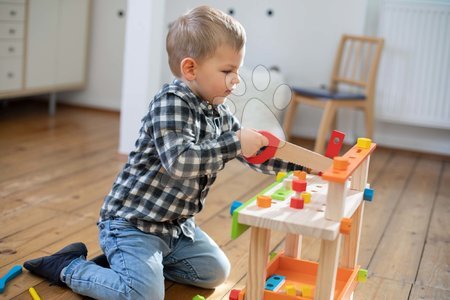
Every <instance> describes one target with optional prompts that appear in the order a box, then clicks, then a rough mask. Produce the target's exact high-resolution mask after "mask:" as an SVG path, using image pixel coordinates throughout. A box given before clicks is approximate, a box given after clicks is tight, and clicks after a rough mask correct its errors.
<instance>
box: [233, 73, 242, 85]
mask: <svg viewBox="0 0 450 300" xmlns="http://www.w3.org/2000/svg"><path fill="white" fill-rule="evenodd" d="M240 82H241V79H240V77H239V74H237V73H234V74H233V79H231V83H232V84H239V83H240Z"/></svg>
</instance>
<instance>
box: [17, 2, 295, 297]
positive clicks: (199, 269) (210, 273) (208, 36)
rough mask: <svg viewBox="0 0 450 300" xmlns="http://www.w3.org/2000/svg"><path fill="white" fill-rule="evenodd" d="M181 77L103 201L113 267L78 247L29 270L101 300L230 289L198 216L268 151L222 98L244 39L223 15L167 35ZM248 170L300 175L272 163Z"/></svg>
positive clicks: (102, 232) (193, 17)
mask: <svg viewBox="0 0 450 300" xmlns="http://www.w3.org/2000/svg"><path fill="white" fill-rule="evenodd" d="M166 46H167V52H168V56H169V65H170V68H171V71H172V73H173V74H174V75H175V77H176V78H177V79H176V80H174V82H173V83H171V84H166V85H164V86H163V88H162V89H161V91H160V92H159V93H158V94H157V95H156V96H155V98H154V99H153V101H152V102H151V104H150V109H149V112H148V113H147V115H146V116H145V117H144V118H143V119H142V128H141V130H140V136H139V138H138V140H137V142H136V149H135V150H134V151H132V152H131V153H130V155H129V159H128V162H127V163H126V164H125V166H124V168H123V170H122V171H121V172H120V174H119V175H118V177H117V178H116V180H115V182H114V184H113V187H112V189H111V191H110V193H109V195H108V196H107V197H105V200H104V203H103V206H102V208H101V212H100V220H99V223H98V227H99V240H100V246H101V248H102V250H103V252H104V253H105V256H106V258H107V261H108V263H109V265H110V268H104V267H101V266H99V265H97V264H95V263H94V262H92V261H87V260H86V259H85V258H86V256H87V250H86V247H85V246H84V245H83V244H82V243H76V244H72V245H69V246H67V247H65V248H63V249H62V250H60V251H59V252H57V253H55V254H53V255H51V256H46V257H42V258H38V259H34V260H31V261H28V262H26V263H25V264H24V266H25V268H27V269H28V270H30V271H31V272H33V273H36V274H37V275H40V276H42V277H44V278H46V279H48V280H50V281H51V282H54V283H59V284H66V285H67V286H69V287H70V288H71V289H72V290H73V291H74V292H76V293H79V294H82V295H87V296H90V297H93V298H97V299H164V278H167V279H170V280H172V281H175V282H179V283H184V284H191V285H195V286H199V287H202V288H214V287H216V286H218V285H219V284H221V283H222V282H224V281H225V279H226V278H227V276H228V274H229V270H230V264H229V261H228V259H227V257H226V256H225V254H224V253H223V252H222V250H221V249H220V248H219V247H218V246H217V244H216V243H215V242H214V241H213V240H212V239H211V238H210V237H209V236H208V235H207V234H206V233H204V232H203V231H202V230H201V229H200V228H199V227H198V226H196V225H195V222H194V216H195V215H196V214H197V213H198V212H200V211H201V209H202V208H203V205H204V204H205V198H206V195H207V193H208V190H209V188H210V186H211V185H212V183H213V182H214V180H215V178H216V175H217V173H218V171H219V170H221V169H223V167H224V165H225V163H226V162H228V161H229V160H231V159H234V158H238V159H239V160H241V161H242V162H244V163H247V162H246V161H245V159H244V158H243V156H252V155H254V154H255V153H256V152H257V151H258V150H259V149H260V148H261V147H263V146H265V145H267V143H268V141H267V139H266V138H265V137H264V136H262V135H261V134H259V133H258V132H256V131H254V130H251V129H246V128H240V125H239V123H238V122H237V120H236V119H235V118H234V117H233V115H232V114H231V112H230V111H229V109H228V108H227V106H226V105H224V101H225V98H226V97H227V96H228V95H229V94H230V93H231V91H232V90H233V89H234V88H235V87H236V85H237V84H238V83H239V77H238V75H237V74H238V70H239V67H240V66H241V65H242V63H243V59H244V53H245V31H244V29H243V27H242V26H241V25H240V24H239V23H238V22H237V21H236V20H234V19H233V18H231V17H230V16H228V15H226V14H224V13H223V12H221V11H219V10H216V9H213V8H210V7H207V6H202V7H198V8H195V9H193V10H191V11H189V12H188V13H186V14H185V15H183V16H181V17H180V18H179V19H177V20H176V21H175V22H174V23H173V24H172V25H171V27H170V29H169V33H168V35H167V41H166ZM251 167H252V168H254V169H256V170H259V171H262V172H265V173H272V174H274V173H276V172H277V171H279V170H287V171H291V170H294V169H303V167H301V166H297V165H294V164H291V163H287V162H283V161H281V160H277V159H272V160H269V161H268V162H266V163H264V164H261V165H251Z"/></svg>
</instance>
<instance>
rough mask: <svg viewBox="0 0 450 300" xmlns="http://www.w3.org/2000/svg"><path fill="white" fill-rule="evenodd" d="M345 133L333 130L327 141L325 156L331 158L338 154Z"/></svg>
mask: <svg viewBox="0 0 450 300" xmlns="http://www.w3.org/2000/svg"><path fill="white" fill-rule="evenodd" d="M344 138H345V133H343V132H340V131H337V130H333V132H332V133H331V136H330V140H329V141H328V146H327V151H326V152H325V156H326V157H329V158H333V157H335V156H338V155H339V151H341V148H342V144H343V143H344Z"/></svg>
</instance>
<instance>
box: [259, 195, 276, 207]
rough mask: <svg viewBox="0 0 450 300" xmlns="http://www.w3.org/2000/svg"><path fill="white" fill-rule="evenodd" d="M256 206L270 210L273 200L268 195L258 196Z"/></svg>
mask: <svg viewBox="0 0 450 300" xmlns="http://www.w3.org/2000/svg"><path fill="white" fill-rule="evenodd" d="M256 204H257V205H258V206H259V207H261V208H268V207H270V206H271V205H272V198H270V196H266V195H258V196H256Z"/></svg>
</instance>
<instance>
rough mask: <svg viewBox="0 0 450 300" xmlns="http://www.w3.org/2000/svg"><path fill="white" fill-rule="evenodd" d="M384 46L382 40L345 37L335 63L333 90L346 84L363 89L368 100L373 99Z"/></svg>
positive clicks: (331, 84) (332, 76) (352, 36)
mask: <svg viewBox="0 0 450 300" xmlns="http://www.w3.org/2000/svg"><path fill="white" fill-rule="evenodd" d="M383 44H384V40H383V39H382V38H375V37H368V36H355V35H343V36H342V37H341V41H340V43H339V48H338V51H337V54H336V57H335V61H334V67H333V73H332V75H331V82H330V87H331V89H334V90H336V89H337V87H338V85H339V84H346V85H349V86H355V87H359V88H361V89H362V91H363V93H364V94H365V95H366V97H367V98H368V99H371V98H373V97H372V96H373V93H374V89H375V83H376V78H377V72H378V65H379V62H380V57H381V50H382V49H383Z"/></svg>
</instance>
